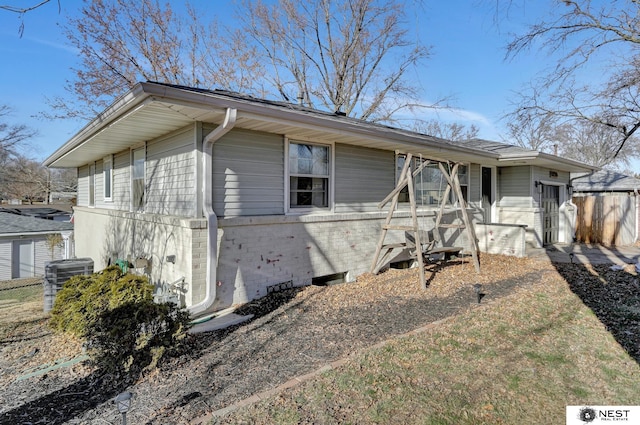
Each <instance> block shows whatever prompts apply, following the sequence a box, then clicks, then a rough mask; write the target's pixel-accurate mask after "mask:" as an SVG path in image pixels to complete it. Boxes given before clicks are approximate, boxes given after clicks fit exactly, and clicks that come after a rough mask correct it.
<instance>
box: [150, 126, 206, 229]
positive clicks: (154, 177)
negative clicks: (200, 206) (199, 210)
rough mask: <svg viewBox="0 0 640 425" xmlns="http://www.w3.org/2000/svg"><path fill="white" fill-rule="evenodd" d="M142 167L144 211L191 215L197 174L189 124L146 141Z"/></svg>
mask: <svg viewBox="0 0 640 425" xmlns="http://www.w3.org/2000/svg"><path fill="white" fill-rule="evenodd" d="M145 169H146V171H145V173H146V206H145V209H144V210H145V212H147V213H152V214H164V215H175V216H181V217H193V216H195V213H196V202H197V194H196V190H197V180H196V179H197V177H196V163H195V155H194V133H193V127H192V126H190V127H188V128H186V129H183V130H181V131H178V132H176V133H172V134H170V135H169V136H166V137H163V138H160V139H156V140H154V141H152V142H149V143H147V153H146V161H145Z"/></svg>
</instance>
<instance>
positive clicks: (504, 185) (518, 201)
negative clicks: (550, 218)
mask: <svg viewBox="0 0 640 425" xmlns="http://www.w3.org/2000/svg"><path fill="white" fill-rule="evenodd" d="M532 184H533V180H532V174H531V167H529V166H522V167H501V168H498V185H499V190H498V192H499V194H500V195H499V198H498V206H499V207H502V208H509V207H516V208H527V207H532V206H533V201H532V195H533V191H532V189H531V186H532Z"/></svg>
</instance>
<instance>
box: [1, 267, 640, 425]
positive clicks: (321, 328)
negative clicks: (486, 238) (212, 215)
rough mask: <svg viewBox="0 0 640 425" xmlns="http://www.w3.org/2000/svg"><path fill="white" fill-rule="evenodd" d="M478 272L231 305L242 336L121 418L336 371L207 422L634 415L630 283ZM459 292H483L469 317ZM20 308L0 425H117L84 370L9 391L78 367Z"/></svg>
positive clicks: (540, 272) (586, 276)
mask: <svg viewBox="0 0 640 425" xmlns="http://www.w3.org/2000/svg"><path fill="white" fill-rule="evenodd" d="M481 261H482V274H481V275H477V274H476V273H475V271H474V268H473V265H471V264H470V263H469V262H466V261H459V260H456V261H452V262H450V263H447V264H441V265H430V270H431V272H432V273H427V276H428V277H429V288H428V289H427V290H426V291H423V290H422V289H420V285H419V282H417V270H415V269H414V270H390V271H388V272H386V273H383V274H380V275H378V276H372V275H364V276H360V277H359V278H358V281H357V282H355V283H350V284H344V285H335V286H327V287H318V286H311V287H306V288H299V289H293V290H287V291H283V292H282V293H277V294H271V295H270V296H269V297H266V298H264V299H261V300H257V301H255V302H252V303H250V304H248V305H246V306H243V308H242V309H241V311H240V313H242V314H249V313H250V314H255V317H254V319H253V320H252V321H250V322H247V323H245V324H243V325H240V326H237V327H234V328H230V329H227V330H224V331H219V332H213V333H210V334H203V335H199V336H198V337H197V338H195V339H194V340H193V348H192V350H191V351H190V352H189V353H188V355H186V356H183V357H181V358H179V359H176V360H175V361H174V362H172V363H171V364H169V365H168V366H167V367H166V368H163V369H162V370H158V371H156V372H155V373H154V374H151V375H149V376H144V377H140V379H138V380H137V381H136V383H135V384H134V385H131V386H130V387H128V388H127V389H128V390H129V391H132V392H133V393H135V395H136V403H135V406H136V407H135V409H133V411H131V412H130V413H129V415H128V419H129V420H130V422H131V423H167V424H169V423H171V424H188V423H189V422H190V421H191V420H192V419H194V418H198V417H202V416H203V415H205V414H206V413H209V412H212V411H215V410H217V409H221V408H224V407H226V406H230V405H233V404H234V403H236V402H238V401H239V400H242V399H245V398H247V397H249V396H251V395H253V394H256V393H260V392H263V391H266V390H270V389H273V388H275V387H277V386H278V385H281V384H284V383H285V382H287V381H289V380H290V379H292V378H294V377H295V376H300V375H304V374H307V373H309V372H311V371H314V370H317V369H319V368H320V367H322V366H323V365H326V364H327V362H330V361H333V360H336V359H341V358H345V357H346V358H348V361H347V364H346V365H345V366H344V367H341V368H340V369H337V370H333V371H331V372H327V373H325V374H323V375H322V376H319V377H318V378H315V379H313V380H312V381H308V382H307V383H306V384H304V386H301V387H297V388H294V389H291V390H287V391H283V392H281V393H278V395H277V396H275V397H273V398H270V399H268V400H267V401H265V402H264V403H261V404H258V405H253V406H250V407H248V408H245V409H244V410H239V411H236V412H235V413H234V414H232V415H231V416H228V417H223V418H220V419H219V421H218V422H220V423H234V424H235V423H251V424H253V423H255V424H271V423H284V424H286V423H296V424H297V423H309V424H310V423H314V424H323V423H326V424H334V423H340V424H342V423H359V424H360V423H362V424H370V423H385V424H386V423H390V424H400V423H403V424H404V423H421V424H451V423H456V424H459V423H460V424H472V423H475V424H478V423H486V424H500V423H504V424H511V423H521V424H529V423H531V424H533V423H535V424H538V423H564V406H565V405H566V404H637V394H639V393H640V384H639V382H640V379H639V378H640V370H639V367H638V363H639V362H640V353H639V354H638V355H636V354H634V353H635V352H636V351H634V347H636V349H637V347H639V346H640V343H639V342H640V332H639V331H640V315H638V314H636V313H637V312H638V311H640V297H638V296H637V294H638V290H639V289H640V287H639V286H638V278H637V276H636V275H635V274H634V273H635V272H634V270H632V268H631V269H629V270H627V271H624V272H620V271H618V272H615V273H613V272H611V271H609V270H608V268H607V267H606V266H598V267H594V268H588V267H584V266H581V265H555V266H554V265H552V264H550V263H548V262H540V261H535V260H531V259H518V258H513V257H502V256H490V255H482V258H481ZM567 282H570V283H571V285H569V284H567ZM474 283H481V284H482V285H483V286H482V290H483V292H485V293H486V297H485V298H484V299H483V301H482V304H481V305H480V307H479V308H478V304H477V303H476V299H475V294H474V291H473V289H472V286H473V284H474ZM0 292H2V291H0ZM7 292H8V291H7ZM5 293H6V292H5ZM593 294H596V295H597V296H592V295H593ZM629 294H636V295H635V296H634V297H632V296H630V295H629ZM578 296H579V297H580V298H578ZM24 297H25V300H24V302H23V303H22V307H21V308H23V311H24V312H27V311H29V309H31V311H32V313H33V316H32V317H31V318H30V319H29V320H26V321H24V320H22V319H21V320H16V321H13V322H12V321H11V319H13V318H14V317H17V313H16V311H14V312H12V313H6V314H4V317H5V319H7V320H6V321H5V323H4V324H3V323H2V321H1V320H0V406H1V407H0V423H11V424H15V423H37V422H41V423H44V422H47V423H49V424H62V423H78V424H92V423H118V421H119V419H120V418H119V417H118V416H117V412H115V411H114V408H113V403H112V398H113V396H114V395H115V394H114V393H113V392H114V391H115V390H116V388H115V387H114V386H113V385H112V384H113V382H111V381H108V380H107V381H104V380H102V378H100V377H99V376H96V375H95V374H92V373H91V372H92V370H91V369H90V368H88V367H85V366H82V365H76V366H74V367H73V368H69V369H58V370H55V371H52V372H50V373H48V374H47V375H46V376H42V377H37V378H30V379H27V380H21V381H16V378H17V377H19V376H21V375H24V373H25V372H26V371H27V370H29V369H30V368H32V367H34V366H37V365H42V364H46V363H50V362H52V361H54V360H56V359H60V358H65V357H69V356H72V355H74V354H77V352H79V345H78V344H77V342H75V341H61V340H59V339H58V338H59V337H58V336H55V335H52V334H51V333H50V332H49V330H48V328H47V326H46V316H45V315H43V314H42V313H41V311H42V301H41V298H40V296H38V299H37V300H36V301H35V304H33V305H32V306H30V305H29V304H28V298H29V297H28V296H27V295H26V294H24ZM18 298H20V297H18V296H17V295H16V296H13V298H12V299H18ZM583 302H584V304H586V305H587V306H588V307H589V308H587V306H585V305H584V304H583ZM13 304H14V306H13V307H17V306H16V305H15V304H19V303H15V302H14V303H13ZM13 307H12V308H13ZM4 308H8V307H7V306H4V307H3V306H2V305H0V314H2V311H3V309H4ZM592 312H595V313H596V314H597V316H596V315H595V314H594V313H592ZM444 318H448V319H447V321H446V322H445V323H444V324H440V325H438V326H436V327H434V328H432V329H430V330H426V331H424V332H422V333H419V334H413V335H412V336H405V337H398V336H399V335H403V334H406V333H407V332H409V331H411V330H413V329H416V328H420V327H422V326H425V325H427V324H429V323H432V322H434V321H436V320H441V319H444ZM603 323H604V325H603ZM605 326H606V328H605ZM614 338H615V339H614ZM385 340H389V342H388V343H387V344H386V345H384V346H383V348H376V349H372V348H371V347H372V346H373V345H375V344H377V343H379V342H381V341H385ZM616 341H621V343H622V344H623V347H624V348H626V350H627V351H624V350H623V347H621V346H620V345H618V343H617V342H616ZM34 351H35V352H34ZM629 354H630V355H631V356H635V362H634V360H633V359H632V358H631V357H630V356H629ZM117 390H118V391H120V390H119V389H117ZM69 394H73V395H74V396H73V401H75V402H76V404H75V405H72V404H71V401H70V399H69ZM82 394H84V396H82Z"/></svg>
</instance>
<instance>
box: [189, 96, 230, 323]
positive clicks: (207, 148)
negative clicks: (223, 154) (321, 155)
mask: <svg viewBox="0 0 640 425" xmlns="http://www.w3.org/2000/svg"><path fill="white" fill-rule="evenodd" d="M237 116H238V110H237V109H233V108H227V113H226V115H225V117H224V122H223V123H222V124H221V125H219V126H218V127H216V128H215V129H214V130H213V131H212V132H211V133H209V134H207V136H206V137H205V138H204V140H203V141H202V153H203V162H204V170H203V173H202V187H203V190H204V200H203V210H204V214H205V217H206V218H207V229H208V238H207V274H206V278H205V287H206V292H205V297H204V299H203V300H202V301H200V302H199V303H197V304H194V305H192V306H191V307H189V308H188V310H189V313H191V315H192V316H198V315H202V314H203V313H206V312H207V310H208V309H209V308H211V306H212V305H213V302H214V301H215V298H216V284H217V270H218V217H217V216H216V214H215V212H214V211H213V188H212V187H211V186H212V181H211V175H212V172H213V166H212V162H213V160H212V157H213V144H214V143H215V142H217V141H218V140H219V139H220V138H221V137H222V136H224V135H225V134H227V133H228V132H229V131H231V129H232V128H233V127H234V126H235V125H236V119H237Z"/></svg>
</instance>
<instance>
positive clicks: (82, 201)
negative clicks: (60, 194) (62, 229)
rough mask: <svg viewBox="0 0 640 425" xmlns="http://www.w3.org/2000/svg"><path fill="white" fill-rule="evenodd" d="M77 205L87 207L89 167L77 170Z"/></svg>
mask: <svg viewBox="0 0 640 425" xmlns="http://www.w3.org/2000/svg"><path fill="white" fill-rule="evenodd" d="M77 205H81V206H84V207H86V206H87V205H89V166H88V165H85V166H83V167H80V168H78V199H77Z"/></svg>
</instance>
